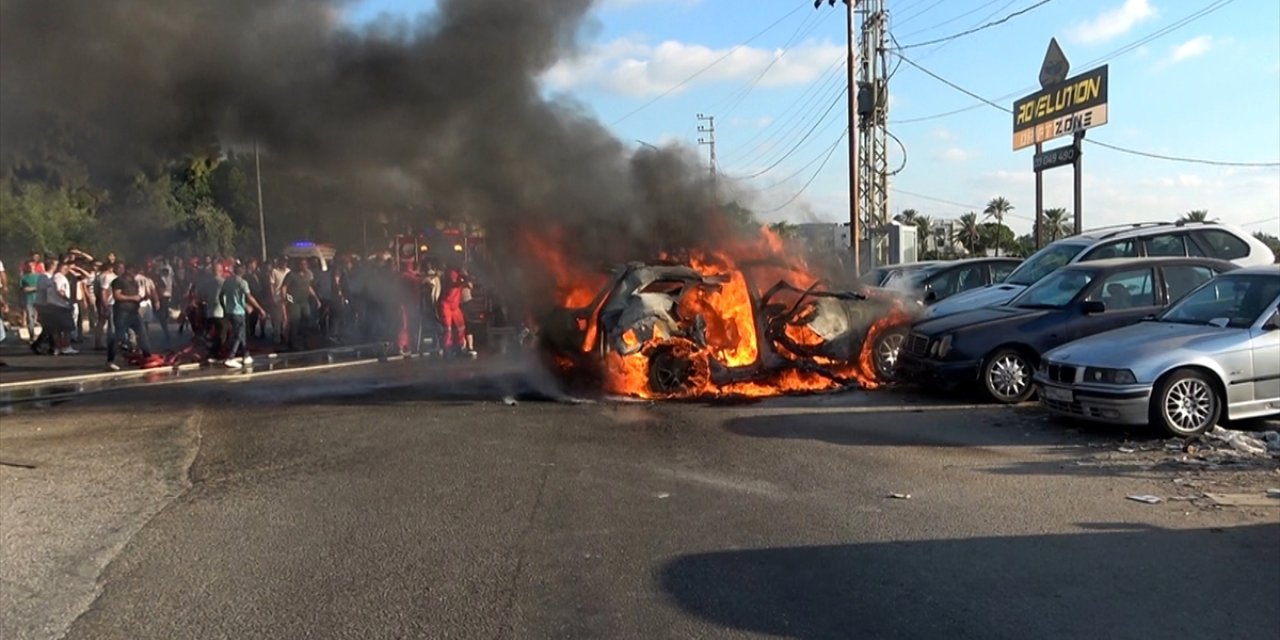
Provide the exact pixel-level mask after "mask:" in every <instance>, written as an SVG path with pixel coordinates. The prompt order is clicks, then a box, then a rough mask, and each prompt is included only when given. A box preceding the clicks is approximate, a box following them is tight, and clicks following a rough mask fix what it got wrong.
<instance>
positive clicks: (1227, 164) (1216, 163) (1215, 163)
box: [898, 0, 1280, 167]
mask: <svg viewBox="0 0 1280 640" xmlns="http://www.w3.org/2000/svg"><path fill="white" fill-rule="evenodd" d="M1226 1H1228V2H1230V1H1231V0H1226ZM898 57H900V58H902V60H903V61H904V62H906V63H907V64H909V65H911V66H913V67H915V68H917V69H919V70H920V71H922V72H924V73H925V74H926V75H928V76H929V77H931V78H934V79H936V80H938V81H939V82H942V83H943V84H945V85H947V86H948V87H951V88H952V89H955V90H956V91H959V92H961V93H964V94H965V95H967V96H970V97H973V98H977V99H978V100H981V101H982V102H983V103H984V104H986V105H989V106H991V107H994V108H996V109H999V110H1001V111H1003V112H1005V113H1010V114H1011V113H1013V109H1010V108H1009V107H1006V106H1004V105H1001V104H997V103H995V102H992V101H991V100H988V99H986V98H984V97H982V96H980V95H978V94H976V93H974V92H972V91H969V90H968V89H965V88H964V87H962V86H960V85H958V84H956V83H954V82H952V81H950V80H947V79H946V78H943V77H942V76H940V75H938V74H936V73H934V72H932V71H930V70H928V69H926V68H924V67H922V66H920V65H919V64H916V63H915V62H913V61H911V60H910V59H908V58H907V57H906V56H904V55H902V54H901V53H899V54H898ZM1085 142H1088V143H1091V144H1096V145H1098V146H1100V147H1104V148H1107V149H1111V150H1113V151H1119V152H1121V153H1128V154H1132V155H1137V156H1143V157H1147V158H1155V159H1157V160H1168V161H1170V162H1188V163H1193V164H1206V165H1212V166H1217V167H1280V162H1239V161H1226V160H1207V159H1205V158H1190V157H1186V156H1171V155H1165V154H1161V153H1152V152H1150V151H1140V150H1138V149H1130V148H1128V147H1121V146H1118V145H1114V144H1107V143H1105V142H1101V141H1099V140H1095V139H1093V138H1085Z"/></svg>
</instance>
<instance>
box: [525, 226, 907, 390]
mask: <svg viewBox="0 0 1280 640" xmlns="http://www.w3.org/2000/svg"><path fill="white" fill-rule="evenodd" d="M540 233H541V235H538V234H528V235H526V237H525V240H526V242H525V244H526V246H527V247H528V249H529V251H530V252H531V253H532V255H533V257H535V258H536V259H537V260H538V261H539V264H540V265H542V266H543V267H544V268H545V269H546V270H547V272H548V273H549V274H550V276H551V279H552V280H554V283H555V301H556V302H557V303H558V304H559V305H561V306H563V307H565V308H568V309H571V310H576V311H577V312H579V315H578V316H577V320H578V329H579V331H582V332H584V335H585V336H586V337H585V339H584V341H583V345H582V351H583V352H584V354H585V357H591V356H590V352H591V350H592V349H593V348H594V347H595V346H596V337H597V336H598V334H599V331H600V328H599V327H598V326H597V320H596V317H597V312H598V309H595V308H591V309H587V308H586V307H588V305H591V303H592V302H593V301H596V299H597V296H598V295H599V293H600V290H601V288H602V287H603V286H604V284H605V282H607V278H606V277H605V276H604V275H603V274H599V273H592V272H590V271H589V270H586V269H582V268H578V267H577V266H576V265H574V264H572V263H571V261H570V259H569V258H568V256H567V255H566V254H565V253H564V252H562V251H560V250H558V247H562V246H566V245H564V244H562V239H563V236H562V234H561V233H559V232H558V231H557V230H551V231H543V232H540ZM663 258H664V259H665V260H669V261H678V262H681V263H684V264H688V265H689V266H690V267H692V268H693V269H694V270H696V271H697V272H698V273H700V274H702V276H703V277H704V278H708V279H712V280H716V281H718V282H720V284H719V285H718V286H715V287H701V288H698V289H696V290H693V291H690V292H688V293H687V294H686V295H685V296H684V298H683V299H682V300H681V305H680V308H679V309H678V313H679V316H680V317H681V318H683V319H691V318H695V317H699V316H700V317H701V318H702V319H703V320H704V321H705V334H704V337H705V346H702V347H700V346H698V345H697V344H695V343H694V342H693V341H691V340H688V339H685V338H676V337H671V336H666V335H662V334H661V332H656V333H655V334H654V336H653V337H652V338H650V339H648V340H647V341H646V342H645V343H644V344H643V345H640V344H639V343H640V337H639V336H638V335H637V334H636V333H635V332H634V331H633V330H627V331H626V332H625V333H623V335H622V336H621V340H622V342H623V344H625V345H626V346H627V348H628V350H630V349H633V348H635V347H636V346H637V345H639V347H640V348H639V349H636V350H635V351H634V352H633V353H632V354H631V355H627V356H623V355H620V354H619V353H617V352H614V351H612V350H608V351H606V352H605V353H604V354H603V356H602V357H603V361H602V363H601V364H602V365H603V366H602V367H601V369H600V370H601V371H602V372H603V380H602V381H601V382H602V384H603V388H604V390H605V391H606V392H608V393H611V394H618V395H627V396H633V397H639V398H655V399H656V398H687V397H716V396H746V397H766V396H776V395H781V394H786V393H802V392H819V391H826V390H831V389H836V388H839V387H841V386H843V385H844V384H848V383H855V384H858V385H861V386H862V387H863V388H875V387H876V386H878V384H879V383H878V381H877V380H876V368H875V351H874V344H875V341H876V338H878V337H879V336H881V335H882V334H883V333H884V332H885V331H887V330H890V329H893V328H896V327H899V326H902V325H905V324H907V323H909V321H910V317H909V315H908V314H907V313H906V312H905V311H904V310H903V309H902V308H901V306H900V305H894V306H893V308H892V309H891V310H890V312H889V313H888V314H887V315H884V316H883V317H880V318H878V319H877V320H876V321H875V322H874V323H873V324H872V325H871V327H870V329H869V330H868V332H867V335H866V337H865V339H864V341H863V343H862V348H861V351H860V352H859V354H858V356H857V358H856V359H855V360H854V361H852V362H836V361H831V360H828V359H824V358H816V357H815V358H810V360H811V362H812V364H817V365H820V366H821V367H823V368H824V369H825V370H826V371H828V372H830V373H831V374H833V375H834V376H835V378H834V379H833V377H831V376H828V375H823V374H821V373H818V372H816V371H807V370H803V367H800V368H783V369H781V370H777V371H770V372H763V373H762V372H758V371H757V372H755V373H756V374H757V375H747V376H744V377H746V378H749V380H746V381H740V382H729V383H726V384H722V385H716V384H715V383H714V382H712V380H711V375H710V374H709V373H708V371H709V369H710V367H711V365H710V362H711V361H712V360H714V361H716V362H718V363H720V364H721V365H723V366H724V367H727V368H729V369H730V370H733V369H736V368H739V367H748V368H749V367H752V366H753V365H756V364H757V362H758V361H759V360H760V358H761V353H760V346H761V345H760V342H761V341H760V335H759V331H760V327H761V326H762V325H761V323H762V320H761V319H760V318H757V317H756V316H757V309H758V306H759V305H758V302H757V301H758V300H759V297H760V296H761V295H762V294H763V293H764V292H763V291H758V290H755V291H753V290H752V289H751V287H750V286H749V285H748V282H750V283H753V284H754V285H756V286H759V287H767V286H771V285H772V284H773V283H776V282H778V281H779V280H785V281H787V282H789V283H791V284H792V285H794V286H796V287H799V288H802V289H804V288H808V287H810V286H812V285H814V284H815V283H817V282H819V281H820V280H821V277H820V276H819V274H817V273H815V272H814V271H813V270H812V269H810V268H809V266H808V265H807V264H805V262H804V261H803V260H801V259H799V258H798V257H796V256H794V255H790V254H788V252H787V251H786V247H785V244H784V242H783V239H782V238H781V237H780V236H778V234H777V233H775V232H773V231H772V230H770V229H768V228H761V230H760V233H759V234H758V235H757V236H756V237H754V238H751V239H748V240H745V241H739V242H736V243H732V244H729V245H728V246H723V247H717V248H715V249H708V248H703V249H696V250H689V251H688V252H687V253H684V254H682V255H681V256H679V257H678V258H677V257H674V256H663ZM795 299H798V298H794V297H793V301H794V300H795ZM809 312H810V313H813V312H816V310H810V311H809ZM805 319H806V318H805V316H804V312H803V311H802V312H801V315H800V317H799V321H798V322H795V323H791V324H788V325H787V326H786V327H785V333H786V335H787V337H788V338H789V339H790V340H791V341H793V342H794V343H796V344H799V345H802V346H808V347H816V346H820V345H821V344H822V343H823V339H822V337H821V336H819V335H818V334H817V333H815V332H814V331H813V330H812V329H811V328H810V327H809V326H808V325H807V323H806V322H804V320H805ZM771 346H772V347H773V351H775V352H776V353H777V354H778V355H779V356H781V357H783V358H789V359H791V360H793V361H795V362H797V364H798V365H799V364H807V363H800V362H798V361H799V360H800V356H797V355H794V354H790V353H789V352H787V351H786V350H785V349H782V348H778V345H771ZM664 349H665V350H667V351H666V353H668V354H671V353H674V354H677V355H678V357H679V358H683V359H684V360H682V363H683V364H685V365H688V366H687V368H686V369H685V370H686V371H687V372H690V373H688V378H687V379H686V380H685V382H684V384H683V386H680V387H679V388H678V389H677V390H674V391H671V392H667V393H663V392H660V391H655V390H654V388H653V381H652V380H651V375H650V374H651V371H650V367H651V364H652V362H653V360H654V357H655V354H658V353H660V350H664ZM555 362H556V363H557V367H558V368H560V369H561V370H562V372H563V371H568V370H569V369H571V368H572V364H571V360H570V359H568V358H564V357H557V358H556V359H555ZM747 370H749V371H751V370H750V369H747ZM663 373H664V372H658V377H659V378H660V377H662V375H663Z"/></svg>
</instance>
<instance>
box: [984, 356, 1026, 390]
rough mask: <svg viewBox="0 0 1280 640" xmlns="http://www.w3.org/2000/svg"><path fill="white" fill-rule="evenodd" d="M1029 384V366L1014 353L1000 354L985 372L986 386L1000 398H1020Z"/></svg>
mask: <svg viewBox="0 0 1280 640" xmlns="http://www.w3.org/2000/svg"><path fill="white" fill-rule="evenodd" d="M1030 384H1031V366H1030V365H1029V364H1027V361H1026V359H1024V358H1023V357H1022V356H1019V355H1018V354H1016V353H1005V354H1002V355H1000V356H999V357H998V358H997V359H996V361H995V362H994V363H992V365H991V367H990V369H989V371H988V373H987V386H988V387H990V389H991V391H992V392H993V393H995V394H996V395H997V396H999V399H1000V400H1004V401H1012V400H1016V399H1018V398H1020V397H1021V396H1022V395H1023V394H1024V393H1026V391H1027V387H1028V386H1029V385H1030Z"/></svg>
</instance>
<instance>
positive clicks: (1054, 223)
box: [1040, 207, 1075, 242]
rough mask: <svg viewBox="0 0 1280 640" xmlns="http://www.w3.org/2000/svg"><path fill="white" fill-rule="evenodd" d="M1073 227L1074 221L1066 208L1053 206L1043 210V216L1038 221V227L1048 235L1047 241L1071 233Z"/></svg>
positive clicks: (1052, 240)
mask: <svg viewBox="0 0 1280 640" xmlns="http://www.w3.org/2000/svg"><path fill="white" fill-rule="evenodd" d="M1074 227H1075V222H1074V221H1073V220H1072V219H1071V217H1070V216H1069V215H1068V214H1067V210H1066V209H1063V208H1062V207H1054V208H1052V209H1045V210H1044V218H1043V219H1042V220H1041V222H1040V229H1041V232H1042V233H1045V234H1047V235H1048V236H1049V242H1054V241H1056V240H1059V239H1061V238H1065V237H1067V236H1069V235H1071V232H1072V231H1073V230H1074Z"/></svg>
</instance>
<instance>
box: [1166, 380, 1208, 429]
mask: <svg viewBox="0 0 1280 640" xmlns="http://www.w3.org/2000/svg"><path fill="white" fill-rule="evenodd" d="M1216 401H1217V400H1216V398H1215V397H1214V394H1213V389H1210V388H1209V385H1208V384H1206V383H1205V382H1204V381H1203V380H1200V379H1198V378H1183V379H1181V380H1178V381H1177V382H1174V383H1173V384H1172V385H1170V386H1169V390H1168V391H1167V392H1165V394H1164V403H1163V404H1164V406H1163V410H1164V418H1165V423H1166V424H1168V425H1169V427H1170V428H1171V429H1173V430H1175V431H1179V432H1183V433H1200V432H1202V431H1204V430H1205V429H1206V428H1208V427H1210V426H1212V425H1209V424H1208V422H1209V420H1211V419H1212V416H1213V414H1214V403H1215V402H1216Z"/></svg>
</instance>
